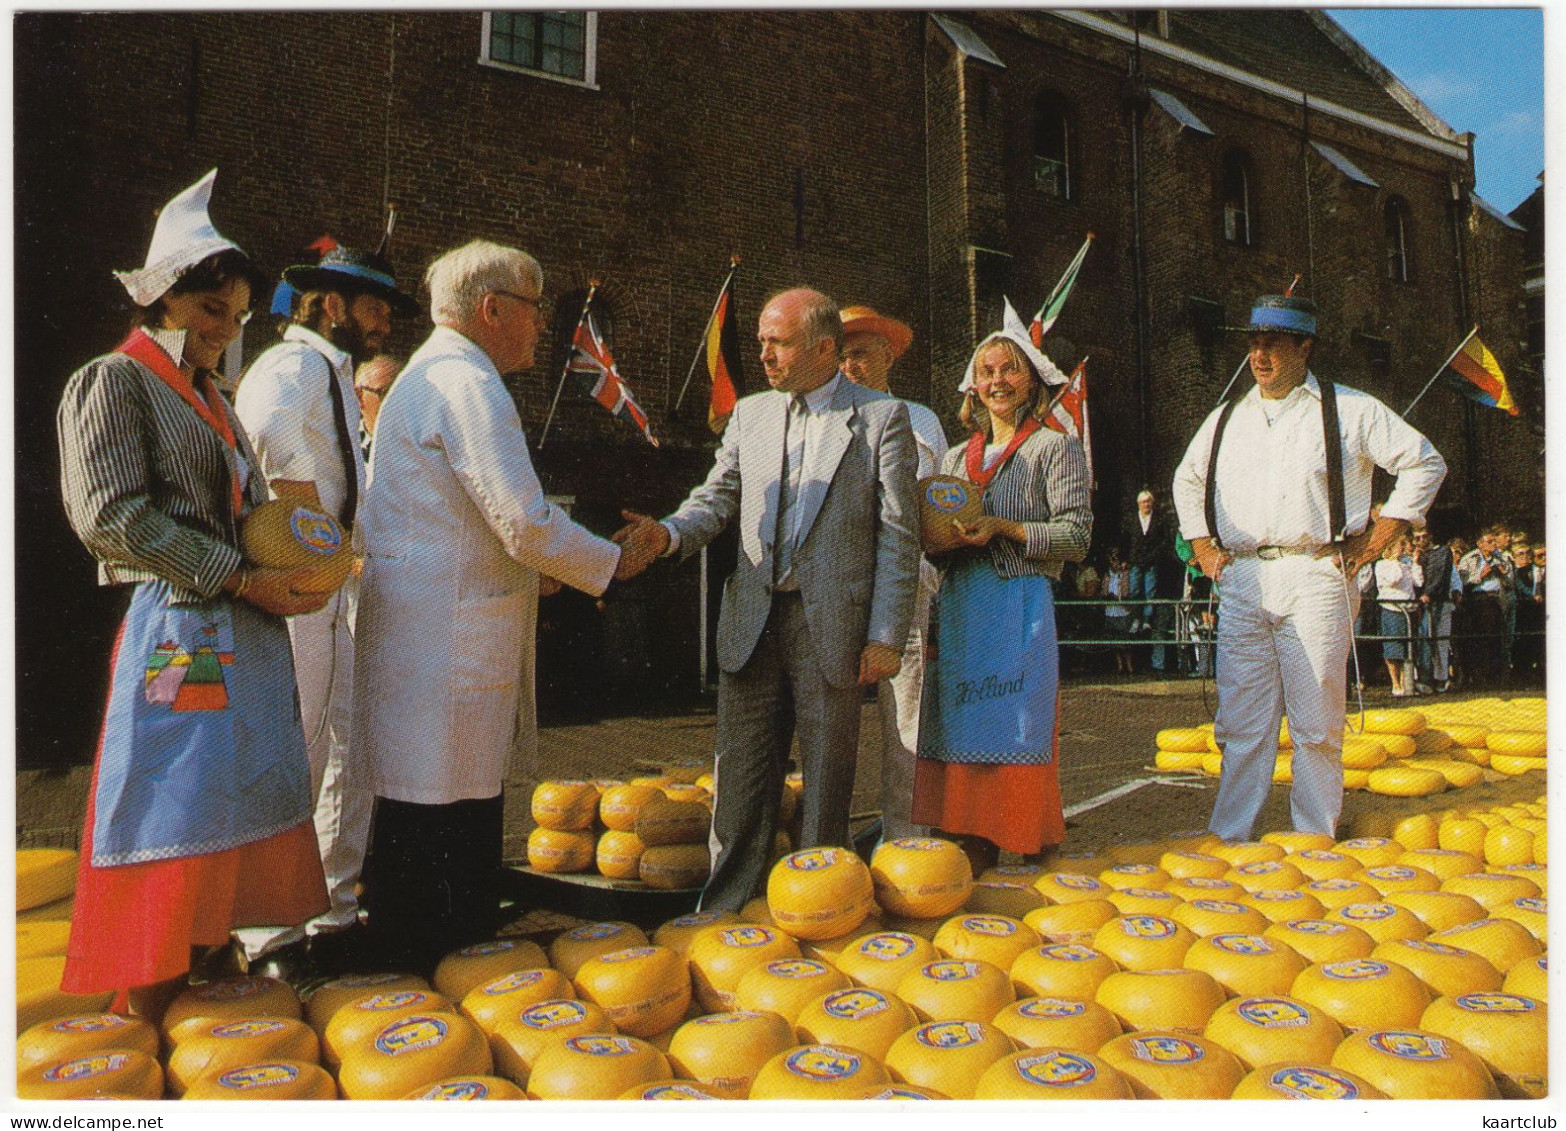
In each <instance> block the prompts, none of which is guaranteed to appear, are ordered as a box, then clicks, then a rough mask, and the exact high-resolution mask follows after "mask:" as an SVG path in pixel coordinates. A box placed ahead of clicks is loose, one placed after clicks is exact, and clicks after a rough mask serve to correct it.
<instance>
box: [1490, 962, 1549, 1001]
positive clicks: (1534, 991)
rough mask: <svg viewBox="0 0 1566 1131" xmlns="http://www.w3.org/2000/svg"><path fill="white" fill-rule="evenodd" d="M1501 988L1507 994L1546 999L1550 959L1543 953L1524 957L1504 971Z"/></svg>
mask: <svg viewBox="0 0 1566 1131" xmlns="http://www.w3.org/2000/svg"><path fill="white" fill-rule="evenodd" d="M1501 989H1502V990H1503V991H1505V992H1506V993H1509V994H1519V995H1521V996H1522V997H1530V998H1532V999H1533V1000H1534V1001H1548V1000H1549V992H1550V960H1549V959H1548V958H1546V957H1545V956H1544V955H1542V954H1540V955H1536V956H1534V957H1531V958H1524V959H1522V960H1521V961H1520V962H1518V963H1516V964H1515V965H1514V966H1512V967H1511V969H1509V970H1507V971H1506V980H1505V981H1504V982H1502V983H1501Z"/></svg>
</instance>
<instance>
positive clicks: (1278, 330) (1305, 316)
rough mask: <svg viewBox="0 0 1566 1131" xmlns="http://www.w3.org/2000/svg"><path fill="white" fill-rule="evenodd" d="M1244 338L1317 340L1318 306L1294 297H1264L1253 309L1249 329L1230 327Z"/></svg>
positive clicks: (1305, 299) (1256, 302)
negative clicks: (1279, 336)
mask: <svg viewBox="0 0 1566 1131" xmlns="http://www.w3.org/2000/svg"><path fill="white" fill-rule="evenodd" d="M1225 329H1228V330H1233V331H1235V332H1237V333H1241V334H1294V335H1296V336H1298V337H1302V338H1314V337H1315V336H1316V304H1315V303H1313V302H1311V300H1310V299H1308V298H1295V297H1294V296H1293V295H1262V296H1261V297H1260V298H1258V299H1257V300H1256V301H1255V302H1254V303H1253V304H1252V305H1251V324H1250V325H1249V326H1228V327H1225Z"/></svg>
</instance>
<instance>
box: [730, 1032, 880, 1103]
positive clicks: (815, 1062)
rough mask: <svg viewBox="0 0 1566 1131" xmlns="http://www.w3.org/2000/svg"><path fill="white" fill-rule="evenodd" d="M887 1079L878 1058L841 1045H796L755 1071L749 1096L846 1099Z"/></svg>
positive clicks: (770, 1098) (761, 1097)
mask: <svg viewBox="0 0 1566 1131" xmlns="http://www.w3.org/2000/svg"><path fill="white" fill-rule="evenodd" d="M890 1082H891V1077H890V1076H889V1075H888V1073H887V1071H886V1068H885V1067H884V1066H883V1065H882V1064H881V1062H880V1061H878V1060H875V1059H873V1058H872V1057H869V1056H866V1055H865V1054H864V1053H862V1052H860V1051H858V1050H857V1049H852V1048H846V1047H843V1046H841V1045H797V1046H795V1047H794V1048H791V1049H788V1050H786V1051H784V1052H781V1053H778V1054H777V1055H776V1056H774V1057H773V1058H772V1059H771V1060H769V1061H767V1063H766V1064H764V1065H762V1066H761V1068H760V1070H758V1071H757V1073H756V1078H755V1080H754V1081H753V1082H752V1083H751V1086H750V1098H751V1099H753V1100H846V1099H854V1098H856V1097H857V1096H858V1095H860V1094H862V1093H863V1092H865V1091H866V1090H867V1089H869V1088H873V1087H875V1086H877V1085H885V1084H888V1083H890Z"/></svg>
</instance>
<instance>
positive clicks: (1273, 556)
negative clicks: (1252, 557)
mask: <svg viewBox="0 0 1566 1131" xmlns="http://www.w3.org/2000/svg"><path fill="white" fill-rule="evenodd" d="M1256 556H1257V557H1258V558H1260V559H1261V560H1262V561H1264V562H1275V561H1277V560H1278V559H1279V558H1281V557H1283V547H1282V546H1257V547H1256Z"/></svg>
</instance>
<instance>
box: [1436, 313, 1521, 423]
mask: <svg viewBox="0 0 1566 1131" xmlns="http://www.w3.org/2000/svg"><path fill="white" fill-rule="evenodd" d="M1440 379H1441V383H1442V384H1443V385H1445V386H1446V387H1447V388H1449V389H1451V390H1452V391H1453V392H1456V393H1461V394H1462V395H1463V396H1465V397H1467V398H1468V399H1469V400H1471V401H1473V402H1474V403H1475V404H1482V405H1485V406H1487V407H1489V408H1498V409H1502V410H1504V411H1505V412H1509V413H1511V414H1512V415H1513V416H1516V415H1517V406H1516V404H1514V403H1513V402H1512V393H1511V390H1510V389H1508V388H1507V387H1506V374H1505V373H1503V372H1501V363H1500V362H1498V361H1496V360H1495V355H1494V354H1492V353H1491V352H1490V351H1489V350H1488V349H1486V348H1485V344H1484V343H1483V342H1482V341H1480V340H1479V334H1478V332H1477V331H1475V332H1474V333H1472V334H1469V335H1468V340H1467V341H1465V342H1464V343H1463V344H1462V345H1461V346H1459V347H1458V349H1457V352H1456V353H1454V354H1453V355H1452V356H1451V359H1450V360H1448V361H1447V363H1446V367H1445V368H1444V369H1442V370H1441V373H1440Z"/></svg>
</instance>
